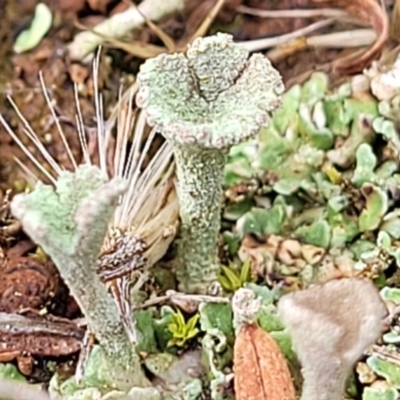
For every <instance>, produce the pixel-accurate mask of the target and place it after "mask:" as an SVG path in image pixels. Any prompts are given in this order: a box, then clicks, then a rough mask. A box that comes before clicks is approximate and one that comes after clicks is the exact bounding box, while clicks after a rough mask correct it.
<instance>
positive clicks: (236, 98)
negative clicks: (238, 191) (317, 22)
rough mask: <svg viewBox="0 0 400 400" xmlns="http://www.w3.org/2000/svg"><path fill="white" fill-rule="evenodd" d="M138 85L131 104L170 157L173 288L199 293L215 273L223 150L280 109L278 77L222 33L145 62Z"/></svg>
mask: <svg viewBox="0 0 400 400" xmlns="http://www.w3.org/2000/svg"><path fill="white" fill-rule="evenodd" d="M137 79H138V83H139V92H138V95H137V97H136V102H137V105H138V106H139V107H141V108H142V109H143V111H144V112H145V115H146V119H147V122H148V124H149V125H150V126H152V127H154V128H155V129H156V130H157V131H158V132H159V133H161V134H162V135H163V136H164V137H165V138H166V139H167V141H168V142H169V143H170V144H171V146H172V148H173V151H174V155H175V161H176V175H177V180H178V182H177V193H178V197H179V203H180V216H181V232H180V236H181V239H180V243H179V247H178V271H177V276H178V279H179V282H180V288H181V289H182V290H183V291H185V292H200V293H202V292H206V291H207V289H208V287H209V285H210V284H211V283H213V282H215V281H216V280H217V278H218V274H219V271H220V263H219V260H218V254H217V251H218V234H219V229H220V212H221V201H222V194H223V193H222V183H223V172H224V167H225V163H226V160H227V155H228V151H229V149H230V148H231V147H232V146H234V145H236V144H239V143H241V142H243V141H245V140H247V139H250V138H252V137H254V136H255V135H256V134H257V133H258V131H259V129H260V128H261V127H262V126H265V125H267V124H268V121H269V116H270V114H271V113H272V112H273V111H275V110H276V109H277V108H278V107H279V106H280V95H281V94H282V92H283V90H284V86H283V83H282V79H281V77H280V75H279V73H278V71H277V70H275V69H274V68H273V67H272V65H271V63H270V61H269V60H268V59H267V58H266V57H264V56H263V55H261V54H253V55H252V56H251V57H250V58H249V54H248V52H247V51H246V50H245V49H244V48H242V47H241V46H239V45H237V44H235V43H234V42H233V39H232V37H231V36H230V35H227V34H222V33H218V34H217V35H214V36H210V37H205V38H198V39H196V40H195V41H194V42H193V43H192V44H191V45H190V46H189V48H188V50H187V52H186V54H182V53H180V54H162V55H159V56H158V57H155V58H152V59H149V60H147V61H146V62H145V63H144V64H143V65H142V66H141V69H140V72H139V74H138V77H137Z"/></svg>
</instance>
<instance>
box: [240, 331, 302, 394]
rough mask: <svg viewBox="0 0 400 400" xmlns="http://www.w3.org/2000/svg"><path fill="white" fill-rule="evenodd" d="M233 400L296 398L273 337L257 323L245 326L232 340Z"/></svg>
mask: <svg viewBox="0 0 400 400" xmlns="http://www.w3.org/2000/svg"><path fill="white" fill-rule="evenodd" d="M234 372H235V393H236V397H235V398H236V400H295V399H296V394H295V390H294V386H293V383H292V379H291V376H290V372H289V368H288V365H287V363H286V360H285V358H284V356H283V355H282V353H281V350H280V348H279V346H278V345H277V344H276V342H275V341H274V339H273V338H272V337H271V336H270V335H269V334H268V333H267V332H265V331H264V330H263V329H261V328H260V327H259V326H257V325H255V324H252V325H245V326H243V327H242V328H241V330H240V332H239V334H238V336H237V337H236V340H235V348H234Z"/></svg>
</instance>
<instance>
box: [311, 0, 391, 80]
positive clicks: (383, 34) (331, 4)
mask: <svg viewBox="0 0 400 400" xmlns="http://www.w3.org/2000/svg"><path fill="white" fill-rule="evenodd" d="M312 2H313V3H314V4H315V5H317V6H319V7H323V8H326V7H328V8H340V9H343V10H345V11H347V12H348V13H349V14H350V15H352V16H354V17H356V18H358V19H359V20H360V21H362V22H364V23H365V24H366V25H369V26H372V28H373V29H374V30H375V31H376V34H377V39H376V41H375V43H374V44H373V45H372V47H370V48H369V49H368V50H366V51H364V52H363V53H361V55H360V54H356V55H354V54H353V55H351V56H348V57H343V58H340V59H339V60H337V61H336V62H335V64H334V67H335V68H336V69H338V70H339V71H340V72H342V73H346V74H352V73H356V72H360V71H362V70H363V69H364V68H365V67H367V66H368V65H369V64H370V63H371V62H372V61H373V60H374V59H376V58H377V56H378V55H379V54H380V52H381V51H382V47H383V45H384V44H385V42H386V40H387V39H388V37H389V19H388V16H387V14H386V11H385V9H384V8H383V7H382V6H380V5H379V4H378V3H377V1H375V0H350V1H349V0H312Z"/></svg>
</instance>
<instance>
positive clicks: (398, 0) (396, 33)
mask: <svg viewBox="0 0 400 400" xmlns="http://www.w3.org/2000/svg"><path fill="white" fill-rule="evenodd" d="M390 35H391V36H392V38H393V39H396V40H397V41H400V0H395V2H394V6H393V11H392V17H391V21H390Z"/></svg>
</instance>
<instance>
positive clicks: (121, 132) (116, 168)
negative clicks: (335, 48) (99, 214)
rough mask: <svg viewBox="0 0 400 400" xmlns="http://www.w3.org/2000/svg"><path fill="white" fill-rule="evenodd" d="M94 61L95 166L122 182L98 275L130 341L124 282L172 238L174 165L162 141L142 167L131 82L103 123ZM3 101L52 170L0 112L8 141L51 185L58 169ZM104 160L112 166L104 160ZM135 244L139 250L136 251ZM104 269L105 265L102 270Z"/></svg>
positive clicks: (145, 147)
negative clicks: (125, 186)
mask: <svg viewBox="0 0 400 400" xmlns="http://www.w3.org/2000/svg"><path fill="white" fill-rule="evenodd" d="M99 54H100V53H99ZM99 64H100V58H99V55H98V56H97V57H96V58H95V60H94V63H93V80H94V103H95V108H96V119H97V150H98V156H99V167H100V169H101V170H102V172H103V173H104V174H106V175H107V176H108V177H109V178H113V177H120V178H123V179H125V180H126V181H127V183H128V189H127V191H126V192H125V194H124V195H122V196H121V199H120V202H119V205H118V207H117V209H116V210H115V213H114V216H113V219H112V221H110V226H109V232H108V235H107V237H106V238H105V241H104V245H103V255H106V256H105V257H104V258H103V261H104V260H107V259H108V258H107V257H109V256H110V255H111V257H113V256H114V255H115V258H116V261H117V262H116V263H113V262H111V263H110V265H108V264H107V263H106V261H104V262H103V263H102V261H101V257H102V256H100V258H99V263H100V264H99V265H101V268H103V269H102V274H103V275H102V276H103V277H104V276H106V277H109V279H107V280H106V281H107V282H108V283H109V284H110V285H111V286H110V287H111V292H112V293H113V295H114V298H115V300H116V302H117V304H118V306H119V309H120V312H121V315H122V319H123V321H124V325H125V326H126V329H127V332H128V335H129V337H130V338H131V340H132V341H134V340H136V332H135V324H134V321H133V320H132V314H131V311H130V304H129V298H130V295H129V284H127V282H130V278H129V276H130V275H129V274H130V273H131V272H132V271H133V270H135V268H140V267H142V266H143V265H145V266H146V268H148V267H150V266H152V265H153V264H154V263H155V262H157V261H158V260H159V259H160V258H161V257H162V256H163V255H164V254H165V252H166V250H167V248H168V246H169V244H170V243H171V241H172V239H173V237H174V233H175V230H176V227H177V223H178V201H177V197H176V193H175V191H174V190H173V185H172V177H173V171H174V165H173V162H172V150H171V148H170V146H169V145H168V144H167V143H164V144H163V145H162V146H161V147H160V149H158V151H157V152H156V154H155V155H154V157H153V158H152V159H151V160H150V162H149V163H148V165H147V166H146V168H143V166H144V162H145V159H146V156H147V154H148V152H149V150H150V147H151V144H152V142H153V139H154V137H155V135H156V132H155V131H154V130H152V131H151V132H150V134H149V136H148V137H147V138H146V137H145V128H146V123H145V119H144V117H143V115H142V114H141V113H140V112H137V113H136V115H135V113H134V112H133V111H132V109H133V101H134V97H135V95H136V93H137V90H138V86H137V84H136V83H135V84H133V85H132V86H131V87H130V88H129V91H128V92H127V93H125V94H123V93H122V89H121V90H120V92H119V101H118V104H117V105H116V107H115V110H114V111H113V112H112V113H111V116H110V118H109V120H108V121H106V122H104V120H103V100H102V96H101V94H100V92H99V87H98V73H99ZM40 83H41V87H42V90H43V94H44V96H45V99H46V102H47V104H48V107H49V109H50V112H51V115H52V118H53V120H54V123H55V124H56V128H57V131H58V134H59V136H60V138H61V140H62V143H63V146H64V148H65V150H66V152H67V155H68V158H69V161H70V162H71V164H72V167H73V169H76V168H77V167H78V164H79V162H77V160H75V158H74V156H73V152H72V149H71V146H70V145H69V143H68V141H67V138H66V135H65V134H64V132H63V130H62V127H61V124H60V121H59V118H58V117H57V114H56V111H55V106H54V102H53V101H52V99H51V98H50V96H49V93H48V90H47V88H46V85H45V80H44V78H43V75H42V74H40ZM74 97H75V103H76V115H75V121H76V127H77V128H76V129H77V134H78V138H79V143H80V146H81V150H82V158H83V162H84V163H85V164H93V163H94V162H93V160H92V159H91V154H90V153H91V147H90V142H89V143H88V140H87V138H86V132H85V126H84V122H83V115H82V110H81V107H80V102H79V93H78V87H77V86H76V85H75V86H74ZM9 101H10V103H11V105H12V107H13V108H14V110H15V112H16V114H17V115H18V117H19V119H20V120H21V122H22V124H23V126H24V129H23V131H24V133H25V135H26V136H27V137H28V138H29V139H30V141H31V142H32V144H33V145H34V146H35V147H36V148H37V150H38V151H39V152H40V154H41V156H42V157H43V158H44V159H45V160H46V162H47V163H48V164H49V165H50V166H51V168H52V172H49V171H47V169H46V168H44V167H43V166H42V165H41V163H40V162H39V160H38V159H37V158H36V157H35V156H34V155H33V153H32V152H31V151H30V150H29V149H28V147H27V146H26V145H24V144H23V142H22V141H21V140H20V139H19V138H18V136H17V135H16V134H15V133H14V132H13V130H12V129H11V127H10V126H9V125H8V123H7V122H6V121H5V119H4V118H3V117H2V116H1V115H0V123H1V124H3V126H4V127H5V129H6V131H7V132H8V133H9V135H10V136H11V138H12V139H13V140H14V142H15V143H16V144H17V145H18V146H19V147H20V148H21V149H22V151H23V152H24V153H25V154H26V156H27V157H28V158H29V159H30V160H31V161H32V162H33V164H34V165H35V167H36V168H37V170H38V172H40V173H42V174H43V175H44V176H45V177H46V178H47V179H48V180H49V181H50V182H51V183H52V184H55V182H56V179H57V176H58V175H59V174H60V173H61V172H62V171H63V169H64V168H63V167H62V166H61V165H59V164H58V163H57V161H56V160H55V159H54V158H53V157H52V156H51V155H50V153H49V152H48V151H47V149H46V148H45V146H44V145H43V144H42V142H41V140H40V138H39V137H38V135H37V134H36V133H35V132H34V130H33V128H32V127H31V125H30V124H29V122H28V121H27V120H26V118H25V117H24V116H23V115H22V113H21V112H20V110H19V109H18V107H17V105H16V104H15V102H14V101H13V100H12V99H11V98H9ZM115 125H116V126H117V135H116V139H115V144H113V148H110V143H114V142H113V141H112V140H111V137H112V129H113V127H114V126H115ZM132 132H133V133H132ZM129 140H132V142H131V146H130V150H129V151H128V150H127V149H128V142H129ZM110 150H111V151H112V153H113V158H112V159H109V157H108V155H109V151H110ZM16 161H17V163H18V165H19V166H20V167H21V169H22V170H23V171H24V174H25V176H26V178H27V179H28V180H29V182H32V181H36V182H37V180H38V177H37V174H36V173H35V171H31V170H29V169H28V167H26V166H25V165H24V164H23V162H22V161H21V160H19V159H17V160H16ZM110 162H111V163H112V165H110ZM133 243H137V244H138V245H140V246H142V247H140V246H139V247H137V248H135V246H133ZM124 246H126V247H124ZM139 248H140V250H138V249H139ZM125 250H126V251H125ZM135 260H137V261H135ZM104 263H106V265H105V264H104ZM113 265H117V267H118V268H117V267H113ZM107 268H110V269H109V270H107ZM113 268H114V269H113ZM121 271H122V273H124V271H126V273H127V274H128V275H125V276H123V275H121ZM99 274H100V272H99ZM100 275H101V274H100Z"/></svg>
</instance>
